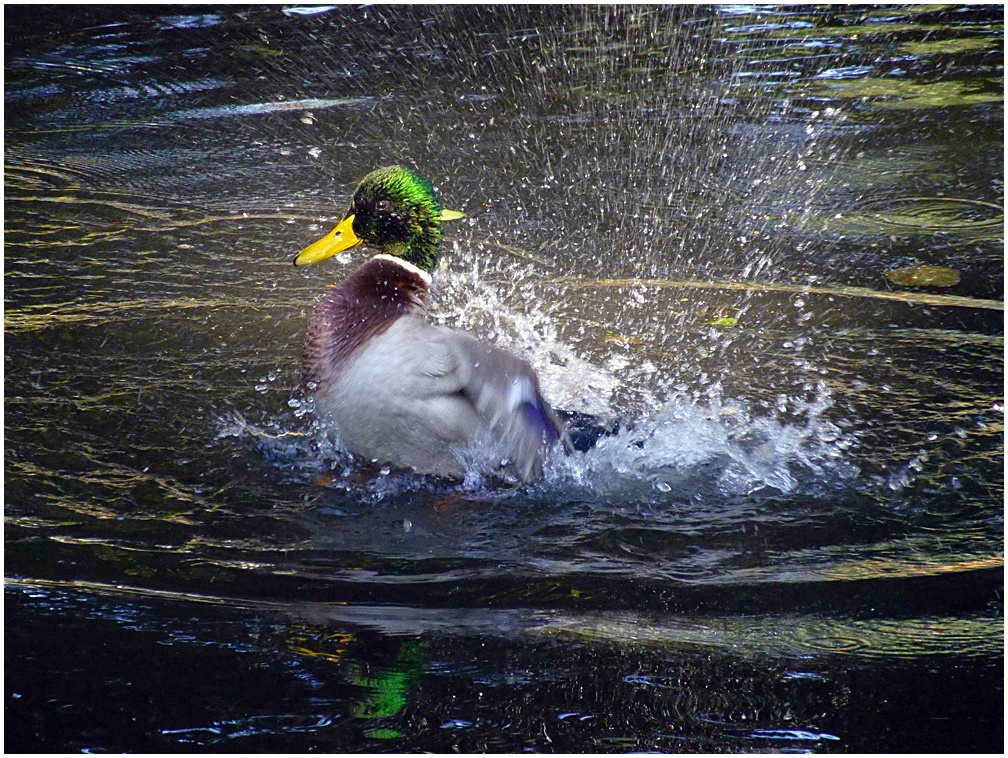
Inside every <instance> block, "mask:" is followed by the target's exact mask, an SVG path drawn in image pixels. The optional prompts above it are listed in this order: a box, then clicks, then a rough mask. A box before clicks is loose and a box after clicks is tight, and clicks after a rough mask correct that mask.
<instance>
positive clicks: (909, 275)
mask: <svg viewBox="0 0 1008 758" xmlns="http://www.w3.org/2000/svg"><path fill="white" fill-rule="evenodd" d="M885 278H886V279H888V280H889V282H891V283H892V284H897V285H899V286H900V287H955V286H956V285H957V284H959V272H958V271H956V270H955V269H954V268H948V267H947V266H925V265H921V266H910V267H909V268H898V269H894V270H892V271H886V272H885Z"/></svg>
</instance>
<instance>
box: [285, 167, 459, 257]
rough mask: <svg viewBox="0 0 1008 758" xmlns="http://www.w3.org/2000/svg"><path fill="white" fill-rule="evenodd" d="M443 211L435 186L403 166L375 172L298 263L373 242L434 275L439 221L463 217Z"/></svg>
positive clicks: (439, 228) (439, 252)
mask: <svg viewBox="0 0 1008 758" xmlns="http://www.w3.org/2000/svg"><path fill="white" fill-rule="evenodd" d="M461 217H462V214H461V213H458V212H457V211H446V210H442V208H441V205H440V203H438V200H437V197H436V196H435V194H434V187H433V186H432V185H431V183H430V182H429V181H428V180H427V179H425V178H423V177H422V176H420V175H418V174H416V173H414V172H413V171H410V170H409V169H408V168H405V167H403V166H387V167H385V168H379V169H377V170H375V171H372V172H371V173H370V174H368V175H367V176H365V177H364V178H363V179H362V180H361V183H360V184H358V185H357V189H356V191H355V192H354V195H353V199H352V200H351V201H350V209H349V210H348V211H347V214H346V216H345V217H344V218H343V220H342V221H340V223H339V224H338V225H337V227H336V228H335V229H333V230H332V232H330V233H329V234H327V235H326V236H325V237H323V238H322V239H320V240H319V241H318V242H316V243H315V244H313V245H309V246H308V247H306V248H305V249H304V250H303V251H302V252H301V254H300V255H299V256H298V257H297V259H296V260H295V261H294V264H295V265H297V266H304V265H308V264H310V263H318V262H319V261H322V260H325V259H326V258H329V257H331V256H333V255H336V254H337V253H341V252H343V251H344V250H347V249H349V248H351V247H354V246H356V245H361V244H364V245H370V246H372V247H376V248H378V249H379V250H380V251H381V252H383V253H385V254H387V255H394V256H397V257H399V258H402V259H403V260H406V261H408V262H410V263H412V264H413V265H415V266H417V267H419V268H421V269H423V270H424V271H426V272H428V273H430V274H433V273H434V269H435V268H437V263H438V257H439V256H440V254H441V236H442V234H441V222H442V221H449V220H453V219H457V218H461Z"/></svg>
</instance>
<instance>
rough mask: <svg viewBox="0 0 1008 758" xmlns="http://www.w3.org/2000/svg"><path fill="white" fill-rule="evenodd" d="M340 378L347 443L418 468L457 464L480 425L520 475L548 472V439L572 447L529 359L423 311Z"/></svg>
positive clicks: (440, 469) (337, 408)
mask: <svg viewBox="0 0 1008 758" xmlns="http://www.w3.org/2000/svg"><path fill="white" fill-rule="evenodd" d="M340 387H341V396H340V398H339V399H337V400H336V401H335V402H334V403H333V404H332V406H333V407H332V410H331V415H333V416H334V417H336V418H337V424H338V425H341V426H342V428H341V429H340V435H341V437H343V438H344V440H345V442H346V443H347V444H348V446H349V447H350V449H351V450H354V451H355V452H357V453H358V454H359V455H362V456H365V457H371V458H378V459H382V460H387V461H390V462H393V463H395V464H397V465H405V466H409V467H412V468H414V469H416V470H417V471H422V472H428V473H439V474H443V475H453V474H457V473H459V472H460V471H461V468H460V463H459V462H458V461H457V459H454V458H453V453H452V452H451V451H452V450H458V449H462V448H464V447H465V446H466V445H468V444H470V443H472V442H476V443H477V444H479V439H480V436H481V435H485V436H486V438H487V440H488V441H489V442H490V443H491V444H493V445H494V446H495V450H498V451H499V452H500V454H501V457H502V458H506V459H507V461H508V468H510V469H511V470H513V471H514V472H515V473H516V474H517V475H518V476H519V477H520V478H521V479H522V480H524V481H533V480H535V479H538V478H540V477H541V476H542V456H543V452H544V451H545V449H546V447H548V446H549V445H551V444H553V443H555V442H558V441H559V442H560V443H561V444H562V445H563V447H564V449H565V450H566V451H568V452H569V451H570V450H571V449H572V448H571V445H570V439H569V438H568V436H567V432H566V428H565V426H564V424H563V422H562V421H561V420H560V419H559V418H558V417H557V415H556V413H554V411H553V409H552V408H551V407H550V405H549V403H548V402H547V401H546V400H545V398H543V396H542V392H541V391H540V389H539V380H538V379H537V377H536V374H535V370H534V369H533V368H532V367H531V366H530V365H529V364H528V363H526V362H525V361H523V360H521V359H520V358H518V357H516V356H514V355H512V354H511V353H509V352H507V351H505V350H501V349H498V348H494V347H491V346H489V345H485V344H483V343H481V342H480V341H478V340H477V339H475V338H474V337H473V336H472V335H470V334H468V333H467V332H464V331H461V330H458V329H450V328H448V327H444V326H437V325H435V324H431V323H430V322H428V321H426V320H425V319H423V318H421V317H419V316H413V315H408V316H403V317H401V318H399V319H397V320H396V321H395V323H393V324H392V326H391V327H390V328H389V329H388V330H387V331H386V332H385V333H384V334H382V335H380V336H378V337H376V338H374V339H373V340H372V341H371V342H370V343H369V344H368V345H367V346H366V347H365V348H363V349H362V350H361V351H360V352H359V353H358V354H357V357H356V359H355V360H354V361H353V362H352V364H351V365H350V366H349V367H348V369H347V371H346V374H345V375H344V377H343V381H342V383H341V385H340ZM316 404H318V398H317V397H316ZM449 459H451V460H449ZM453 469H458V471H454V470H453Z"/></svg>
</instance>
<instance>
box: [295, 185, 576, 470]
mask: <svg viewBox="0 0 1008 758" xmlns="http://www.w3.org/2000/svg"><path fill="white" fill-rule="evenodd" d="M461 217H462V214H461V213H458V212H456V211H449V210H443V209H442V208H441V206H440V204H439V203H438V200H437V197H436V196H435V194H434V188H433V186H432V185H431V183H430V181H428V180H427V179H425V178H423V177H422V176H419V175H417V174H416V173H414V172H413V171H411V170H409V169H407V168H404V167H402V166H390V167H386V168H380V169H378V170H376V171H373V172H371V173H370V174H368V175H367V176H366V177H364V179H363V180H361V182H360V184H359V185H358V186H357V189H356V190H355V192H354V194H353V199H352V200H351V201H350V208H349V210H348V211H347V213H346V215H345V216H344V218H343V220H342V221H340V222H339V224H338V225H337V226H336V228H335V229H333V230H332V232H330V233H329V234H327V235H326V236H325V237H323V238H322V239H320V240H319V241H317V242H315V243H314V244H312V245H309V246H308V247H307V248H305V249H304V250H303V251H302V252H301V254H300V255H298V256H297V259H296V260H295V261H294V263H295V265H298V266H304V265H308V264H312V263H318V262H319V261H322V260H325V259H326V258H329V257H331V256H333V255H336V254H337V253H340V252H343V251H344V250H348V249H349V248H352V247H355V246H357V245H368V246H371V247H374V248H377V249H378V251H379V252H378V254H377V255H375V256H374V257H373V258H371V260H369V261H367V262H366V263H365V264H364V265H362V266H361V267H360V268H358V269H357V270H356V271H354V272H353V273H352V274H350V276H348V277H347V278H346V279H344V280H343V282H342V283H340V284H339V285H337V286H336V287H334V288H332V289H330V290H329V291H328V292H327V293H326V295H325V296H324V297H323V298H322V299H321V300H320V301H319V303H318V305H317V306H316V307H315V310H314V311H313V312H312V315H311V317H310V319H309V321H308V329H307V335H306V338H305V347H304V354H303V370H304V381H305V386H306V388H307V390H308V392H309V394H310V395H313V396H314V398H315V411H316V415H317V416H318V417H319V418H320V419H321V420H322V422H323V423H325V424H331V425H332V427H334V428H335V431H336V433H337V436H338V437H339V439H340V441H341V442H342V443H343V445H344V446H345V447H346V448H347V449H348V450H349V451H350V452H351V453H352V454H354V455H355V456H358V457H359V458H362V459H364V460H366V461H373V462H375V463H380V464H389V465H392V466H395V467H397V468H402V469H412V470H413V471H416V472H418V473H422V474H433V475H436V476H441V477H448V478H453V479H461V478H462V477H463V476H464V474H465V465H464V463H463V458H464V451H466V450H471V449H472V448H473V446H478V445H484V446H485V445H487V444H489V445H491V446H494V447H492V448H491V449H493V450H495V451H499V452H500V460H501V464H500V466H499V469H500V470H501V471H502V472H504V473H505V475H509V476H516V477H517V478H519V479H521V480H522V481H525V482H531V481H535V480H537V479H539V478H541V477H542V467H543V455H544V452H545V451H546V449H547V448H548V447H550V446H551V445H558V446H560V447H561V448H562V449H564V450H565V451H567V452H569V451H570V450H571V443H570V438H569V437H568V435H567V431H566V429H565V428H564V424H563V423H562V422H561V421H560V420H559V418H558V417H557V414H556V413H555V412H554V411H553V409H552V408H551V407H550V404H549V403H548V402H546V399H545V398H544V397H543V395H542V392H541V390H540V389H539V379H538V377H537V376H536V373H535V370H534V369H533V368H532V366H530V365H529V364H528V363H527V362H526V361H524V360H522V359H520V358H518V357H516V356H515V355H512V354H511V353H509V352H507V351H505V350H501V349H499V348H496V347H492V346H490V345H486V344H484V343H482V342H480V341H479V340H477V339H476V338H475V337H473V336H472V335H471V334H468V333H467V332H465V331H462V330H459V329H451V328H448V327H445V326H438V325H436V324H432V323H430V322H429V321H428V320H427V319H426V311H425V301H426V299H427V294H428V290H429V288H430V285H431V281H432V276H433V273H434V271H435V269H436V268H437V265H438V258H439V256H440V253H441V238H442V230H441V223H442V222H443V221H448V220H454V219H457V218H461ZM460 454H462V457H460Z"/></svg>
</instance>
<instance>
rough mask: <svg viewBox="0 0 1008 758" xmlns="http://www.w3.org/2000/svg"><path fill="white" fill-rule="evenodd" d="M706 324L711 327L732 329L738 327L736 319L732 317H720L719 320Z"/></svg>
mask: <svg viewBox="0 0 1008 758" xmlns="http://www.w3.org/2000/svg"><path fill="white" fill-rule="evenodd" d="M707 323H708V324H709V325H711V326H723V327H733V326H738V319H737V318H735V317H734V316H722V317H721V318H718V319H714V320H713V321H708V322H707Z"/></svg>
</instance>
